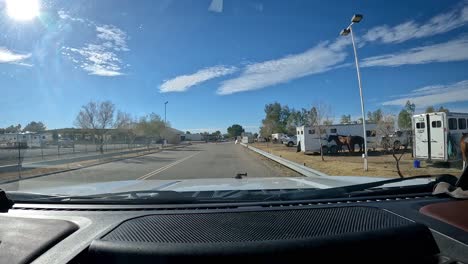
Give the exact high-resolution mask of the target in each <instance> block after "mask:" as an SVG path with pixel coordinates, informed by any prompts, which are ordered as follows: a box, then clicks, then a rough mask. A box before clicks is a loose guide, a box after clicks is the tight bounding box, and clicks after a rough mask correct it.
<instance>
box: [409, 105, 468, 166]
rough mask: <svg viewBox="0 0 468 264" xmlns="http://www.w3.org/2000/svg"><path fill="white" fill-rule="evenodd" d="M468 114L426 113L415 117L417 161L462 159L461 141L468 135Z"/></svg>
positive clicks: (414, 148) (414, 130)
mask: <svg viewBox="0 0 468 264" xmlns="http://www.w3.org/2000/svg"><path fill="white" fill-rule="evenodd" d="M467 123H468V113H445V112H435V113H424V114H418V115H414V116H413V124H412V126H413V135H414V141H413V152H414V153H413V154H414V157H415V158H416V159H421V160H434V161H455V160H460V159H461V150H460V139H461V137H462V134H463V133H468V126H467Z"/></svg>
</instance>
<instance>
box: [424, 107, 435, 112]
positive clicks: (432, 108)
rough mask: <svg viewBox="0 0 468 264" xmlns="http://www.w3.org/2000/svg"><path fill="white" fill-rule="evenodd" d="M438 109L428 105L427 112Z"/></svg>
mask: <svg viewBox="0 0 468 264" xmlns="http://www.w3.org/2000/svg"><path fill="white" fill-rule="evenodd" d="M435 111H436V110H435V108H434V106H428V107H426V113H434V112H435Z"/></svg>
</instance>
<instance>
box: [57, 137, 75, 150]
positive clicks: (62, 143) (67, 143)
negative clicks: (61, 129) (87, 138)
mask: <svg viewBox="0 0 468 264" xmlns="http://www.w3.org/2000/svg"><path fill="white" fill-rule="evenodd" d="M58 145H59V147H61V148H73V147H75V142H74V141H73V140H72V139H70V138H61V139H59V140H58Z"/></svg>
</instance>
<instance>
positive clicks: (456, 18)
mask: <svg viewBox="0 0 468 264" xmlns="http://www.w3.org/2000/svg"><path fill="white" fill-rule="evenodd" d="M466 3H467V2H464V4H463V5H462V6H461V8H457V9H454V10H452V11H450V12H447V13H443V14H439V15H436V16H434V17H432V18H431V19H429V20H428V21H427V22H425V23H422V24H420V23H417V22H415V21H414V20H410V21H407V22H404V23H401V24H398V25H396V26H394V27H389V26H387V25H383V26H377V27H374V28H372V29H370V30H369V31H368V32H367V33H366V34H365V35H364V37H363V39H364V40H365V41H369V42H373V41H379V42H382V43H401V42H404V41H407V40H410V39H417V38H423V37H428V36H434V35H437V34H441V33H445V32H448V31H451V30H453V29H455V28H458V27H461V26H463V25H465V24H467V23H468V5H467V4H466Z"/></svg>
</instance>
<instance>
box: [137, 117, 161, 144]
mask: <svg viewBox="0 0 468 264" xmlns="http://www.w3.org/2000/svg"><path fill="white" fill-rule="evenodd" d="M165 129H166V123H164V120H162V119H161V117H160V116H159V115H158V114H155V113H151V114H149V115H146V116H143V117H140V119H139V120H138V122H137V123H136V126H135V133H136V135H137V136H140V137H144V138H145V139H146V145H147V147H148V148H149V146H150V144H151V141H152V140H159V139H161V134H163V133H164V132H165ZM166 134H168V133H166ZM166 136H170V135H166Z"/></svg>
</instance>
